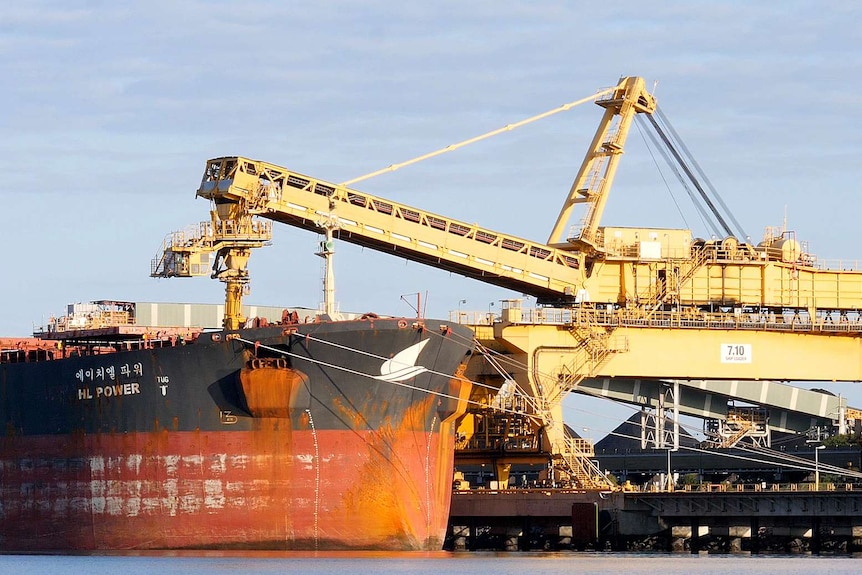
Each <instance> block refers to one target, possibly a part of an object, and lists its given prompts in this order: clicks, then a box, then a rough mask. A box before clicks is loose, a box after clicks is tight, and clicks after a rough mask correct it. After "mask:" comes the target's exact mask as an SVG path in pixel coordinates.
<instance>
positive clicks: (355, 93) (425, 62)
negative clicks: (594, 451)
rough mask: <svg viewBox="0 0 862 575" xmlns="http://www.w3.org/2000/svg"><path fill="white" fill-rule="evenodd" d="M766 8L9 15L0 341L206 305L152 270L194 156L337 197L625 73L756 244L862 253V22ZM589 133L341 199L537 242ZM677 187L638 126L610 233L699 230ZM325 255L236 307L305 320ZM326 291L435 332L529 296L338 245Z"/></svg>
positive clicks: (296, 254) (469, 154)
mask: <svg viewBox="0 0 862 575" xmlns="http://www.w3.org/2000/svg"><path fill="white" fill-rule="evenodd" d="M776 6H777V5H776V4H775V3H774V2H768V1H745V2H742V1H740V2H709V1H701V2H691V1H667V2H656V3H652V4H650V5H646V4H644V3H643V2H632V1H628V0H622V1H618V2H614V3H597V2H578V1H571V2H565V1H555V2H543V1H537V2H514V1H507V0H493V1H491V0H475V1H472V2H462V1H454V0H453V1H429V2H422V3H418V2H417V3H392V2H386V1H382V0H381V1H362V0H356V1H351V2H312V1H281V2H276V1H272V2H267V1H255V0H249V1H246V2H243V3H237V2H219V1H213V2H200V1H192V2H167V1H165V0H150V1H147V2H107V1H105V2H102V1H91V2H83V1H75V0H64V1H62V2H60V1H56V2H45V1H34V2H26V3H24V2H21V3H12V4H10V5H8V6H5V7H4V8H3V13H2V17H0V77H2V78H3V89H2V90H0V168H2V170H3V174H4V177H3V178H2V180H0V238H2V240H3V248H2V249H3V257H2V260H0V261H2V270H3V271H2V276H0V277H2V281H0V301H3V302H4V306H3V307H4V311H3V312H2V313H0V335H3V336H23V335H28V334H29V333H31V332H32V330H33V327H34V325H39V324H41V323H43V322H44V321H45V320H46V318H47V317H49V316H51V315H58V314H60V313H62V312H63V310H64V308H65V306H66V304H68V303H72V302H79V301H82V302H83V301H90V300H95V299H116V300H128V301H158V302H203V303H220V302H221V301H222V300H223V286H222V284H220V283H219V282H217V281H215V280H210V279H207V278H194V279H176V278H175V279H169V280H164V279H162V280H157V279H152V278H150V277H149V272H150V262H151V260H152V258H154V257H156V256H157V255H158V253H159V252H160V249H161V245H162V240H163V238H164V237H165V236H166V234H168V233H170V232H172V231H175V230H180V229H186V228H187V227H188V226H190V225H193V224H195V223H196V222H199V221H202V220H206V219H208V211H209V206H208V204H207V203H206V202H205V201H204V200H200V199H198V200H196V199H195V190H196V189H197V186H198V184H199V182H200V178H201V175H202V174H203V169H204V165H205V162H206V160H207V159H208V158H212V157H217V156H225V155H243V156H249V157H252V158H256V159H261V160H265V161H268V162H271V163H275V164H278V165H283V166H286V167H289V168H290V169H292V170H296V171H298V172H300V173H305V174H308V175H312V176H314V177H317V178H321V179H324V180H328V181H333V182H341V181H345V180H348V179H351V178H353V177H356V176H360V175H363V174H366V173H368V172H372V171H374V170H377V169H379V168H383V167H386V166H389V165H391V164H393V163H398V162H402V161H405V160H408V159H410V158H413V157H415V156H419V155H421V154H424V153H427V152H430V151H433V150H437V149H439V148H442V147H444V146H446V145H449V144H452V143H455V142H459V141H462V140H464V139H467V138H470V137H473V136H476V135H479V134H482V133H485V132H488V131H490V130H493V129H496V128H499V127H501V126H504V125H506V124H509V123H513V122H516V121H518V120H521V119H523V118H526V117H529V116H532V115H534V114H538V113H541V112H544V111H546V110H550V109H552V108H556V107H557V106H560V105H561V104H564V103H567V102H571V101H574V100H577V99H580V98H583V97H585V96H588V95H590V94H592V93H594V92H595V91H597V90H598V89H600V88H605V87H608V86H612V85H614V84H616V83H617V81H618V80H619V78H620V77H622V76H629V75H636V76H642V77H644V78H645V79H646V80H647V83H648V85H649V86H651V87H652V89H653V90H654V93H655V96H656V98H657V100H658V103H659V107H660V108H661V109H662V110H663V112H664V113H665V114H666V115H667V116H668V118H669V119H670V120H671V122H672V124H673V126H674V128H675V129H676V131H677V132H678V133H679V134H680V136H681V137H682V139H683V140H684V141H685V143H686V145H687V147H688V149H689V150H690V151H691V153H692V155H693V156H694V157H695V158H696V159H697V161H698V163H699V164H700V166H701V168H702V169H703V170H704V172H705V173H706V174H707V175H708V177H709V180H710V181H711V183H712V185H713V186H714V187H715V188H716V189H717V190H718V191H719V193H720V194H721V196H722V198H723V199H724V201H725V203H726V204H728V206H729V207H730V208H731V210H732V212H733V213H734V215H735V217H736V219H737V220H738V221H739V222H740V224H741V225H742V226H743V228H744V229H745V230H746V233H747V234H749V235H750V237H751V238H752V239H753V240H754V241H755V242H756V241H758V240H759V238H760V236H761V235H762V233H763V230H764V228H765V227H766V226H778V225H782V223H783V222H784V221H785V220H786V222H787V225H788V228H789V229H791V230H793V231H795V232H796V234H797V237H798V238H799V239H800V240H802V241H804V242H806V245H807V247H808V250H809V251H810V252H812V253H814V254H816V255H817V256H818V258H820V259H825V260H834V259H839V258H840V259H842V260H855V259H857V258H858V259H862V245H860V242H859V235H860V231H859V230H860V228H859V226H858V223H857V219H858V214H859V212H860V210H859V209H858V208H860V207H862V200H860V199H859V197H858V193H859V188H860V179H862V163H860V157H862V154H860V150H862V130H860V129H859V128H860V119H859V112H858V111H859V109H860V107H862V50H859V47H858V22H859V21H860V17H862V5H859V4H858V3H857V2H854V1H849V0H848V1H828V0H827V1H821V2H800V1H785V2H782V3H781V4H780V6H781V7H780V10H779V9H778V8H777V7H776ZM600 118H601V109H600V108H598V107H597V106H595V105H593V104H585V105H583V106H579V107H577V108H575V109H573V110H571V111H569V112H566V113H563V114H558V115H555V116H553V117H551V118H548V119H546V120H543V121H541V122H536V123H533V124H530V125H529V126H527V127H525V128H521V129H519V130H517V131H513V132H507V133H505V134H503V135H501V136H497V137H495V138H492V139H490V140H486V141H484V142H481V143H478V144H475V145H473V146H470V147H468V148H464V149H462V150H459V151H457V152H453V153H450V154H444V155H442V156H439V157H437V158H434V159H431V160H428V161H425V162H422V163H419V164H416V165H414V166H411V167H408V168H404V169H402V170H400V171H397V172H394V173H389V174H385V175H382V176H378V177H376V178H374V179H371V180H367V181H365V182H362V183H360V184H357V185H356V187H357V188H358V189H360V190H362V191H365V192H368V193H372V194H377V195H380V196H384V197H387V198H391V199H393V200H396V201H399V202H402V203H406V204H409V205H414V206H417V207H420V208H422V209H425V210H428V211H431V212H437V213H440V214H443V215H446V216H449V217H454V218H457V219H460V220H463V221H467V222H477V223H479V224H480V225H481V226H483V227H486V228H490V229H493V230H499V231H502V232H506V233H510V234H514V235H517V236H521V237H524V238H527V239H531V240H537V241H546V240H547V237H548V234H549V233H550V229H551V227H552V226H553V224H554V221H555V220H556V217H557V214H558V213H559V210H560V208H561V206H562V202H563V200H564V199H565V196H566V194H567V193H568V190H569V187H570V186H571V182H572V179H573V178H574V176H575V175H576V173H577V170H578V167H579V165H580V162H581V160H582V159H583V155H584V153H585V152H586V150H587V147H588V145H589V143H590V140H591V138H592V135H593V133H594V131H595V129H596V126H597V125H598V122H599V120H600ZM674 194H675V195H674ZM680 194H681V192H679V191H676V192H672V191H670V190H669V189H668V185H667V184H666V183H665V180H664V179H663V175H662V172H660V171H659V169H658V168H657V167H656V163H655V162H654V160H653V158H652V157H651V155H650V153H649V150H648V149H647V148H646V147H645V146H644V145H643V142H642V140H641V136H640V134H639V133H638V132H637V131H636V130H633V131H632V133H631V135H630V138H629V145H628V146H627V149H626V154H625V157H624V158H623V160H622V161H621V163H620V168H619V173H618V176H617V179H616V182H615V185H614V188H613V190H612V191H611V194H610V196H609V200H608V205H607V208H606V210H605V214H604V217H603V220H602V223H603V224H606V225H620V226H645V227H646V226H649V227H691V228H693V229H694V232H695V235H696V236H697V235H701V236H703V235H704V234H706V233H707V232H706V231H705V230H703V229H699V227H700V226H701V224H700V222H698V221H697V219H694V218H691V217H687V218H686V217H683V215H681V214H680V212H679V211H678V210H677V208H676V203H677V202H680V201H681V198H682V196H681V195H680ZM318 240H319V238H318V237H317V236H316V235H315V234H312V233H309V232H306V231H302V230H298V229H293V228H287V227H284V226H276V229H275V237H274V241H273V245H272V246H270V247H267V248H264V249H261V250H257V252H256V253H255V254H254V255H253V257H252V259H251V262H250V264H249V268H250V271H251V275H252V282H251V293H250V295H249V296H248V297H247V298H246V302H247V303H252V304H258V305H284V306H304V307H315V306H316V305H317V304H318V302H319V301H320V299H321V278H322V268H321V263H322V260H320V258H318V257H316V256H315V255H314V251H315V249H316V246H317V242H318ZM336 276H337V280H336V281H337V290H338V293H337V299H338V300H339V304H340V307H341V309H342V310H345V311H355V312H365V311H374V312H377V313H381V314H393V315H394V314H400V315H411V314H412V313H413V311H412V310H411V308H410V306H409V305H408V304H407V303H406V302H405V300H409V301H411V302H412V301H414V299H415V295H413V294H417V293H420V294H422V297H423V299H424V300H425V302H426V305H427V307H426V310H425V311H426V315H428V316H442V317H446V316H447V315H448V313H449V311H451V310H454V309H456V308H457V307H459V302H460V301H461V300H466V303H465V304H461V305H460V307H461V309H462V310H476V311H483V310H488V309H489V308H490V307H492V304H494V305H496V306H499V305H500V304H499V303H498V302H499V301H500V300H501V299H509V298H513V297H520V294H514V293H511V292H507V291H506V290H502V289H499V288H495V287H493V286H489V285H485V284H482V283H480V282H478V281H475V280H468V279H466V278H463V277H460V276H458V275H455V274H450V273H448V272H443V271H440V270H436V269H433V268H429V267H426V266H423V265H421V264H417V263H412V262H407V261H405V260H403V259H399V258H396V257H393V256H392V255H389V254H381V253H376V252H373V251H371V250H368V249H361V248H358V247H355V246H352V245H349V244H346V243H338V244H337V255H336ZM402 296H406V297H404V298H402ZM527 303H529V301H528V302H527ZM498 309H499V307H498ZM857 403H859V402H857ZM589 409H592V408H587V410H589Z"/></svg>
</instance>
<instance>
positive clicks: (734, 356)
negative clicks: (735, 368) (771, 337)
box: [721, 343, 751, 363]
mask: <svg viewBox="0 0 862 575" xmlns="http://www.w3.org/2000/svg"><path fill="white" fill-rule="evenodd" d="M721 363H751V344H750V343H723V344H721Z"/></svg>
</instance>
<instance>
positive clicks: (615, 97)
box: [548, 77, 656, 254]
mask: <svg viewBox="0 0 862 575" xmlns="http://www.w3.org/2000/svg"><path fill="white" fill-rule="evenodd" d="M596 103H597V104H599V105H600V106H602V107H604V108H605V113H604V116H603V117H602V121H601V122H600V123H599V128H598V130H596V134H595V136H594V137H593V141H592V144H590V147H589V149H588V150H587V155H586V157H585V158H584V161H583V163H582V164H581V168H580V170H579V171H578V175H577V177H576V178H575V181H574V183H573V184H572V188H571V190H569V195H568V197H567V198H566V201H565V203H564V204H563V209H562V210H560V215H559V216H558V217H557V221H556V223H555V224H554V227H553V229H552V230H551V235H550V237H549V238H548V244H549V245H552V246H556V245H558V244H560V243H561V242H563V241H564V240H566V239H568V240H569V241H570V242H571V243H572V244H573V245H574V246H575V247H576V248H577V249H578V250H579V251H582V252H587V253H588V254H593V253H595V252H601V251H602V248H601V246H600V245H599V242H598V238H597V232H598V227H599V221H601V217H602V212H604V207H605V203H606V202H607V199H608V192H609V191H610V188H611V185H612V184H613V181H614V176H615V174H616V170H617V165H618V164H619V160H620V158H621V157H622V154H623V148H624V146H625V141H626V138H627V137H628V133H629V128H630V127H631V123H632V120H634V117H635V114H638V113H647V114H652V113H653V112H655V109H656V102H655V98H653V96H652V95H651V94H650V93H649V92H647V89H646V86H645V83H644V80H643V78H637V77H629V78H622V79H621V80H620V82H619V84H618V85H617V87H616V88H615V89H614V91H613V92H612V93H611V94H610V95H608V96H605V97H602V98H601V99H599V100H598V101H597V102H596ZM578 204H585V205H586V208H587V209H586V212H585V214H584V216H583V220H582V221H581V226H580V232H579V233H578V234H577V235H574V236H572V237H571V238H567V237H565V236H564V234H565V231H566V229H565V228H566V226H567V225H568V223H569V220H570V218H571V215H572V210H573V209H574V207H575V206H576V205H578Z"/></svg>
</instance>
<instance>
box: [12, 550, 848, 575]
mask: <svg viewBox="0 0 862 575" xmlns="http://www.w3.org/2000/svg"><path fill="white" fill-rule="evenodd" d="M860 569H862V560H859V559H854V558H851V557H815V556H805V555H801V556H781V557H775V556H762V555H760V556H727V555H722V556H718V555H662V554H649V555H647V554H635V553H631V554H629V553H517V554H513V553H510V554H506V553H455V554H452V553H442V552H441V553H317V554H312V553H220V552H212V553H202V552H196V553H158V554H157V553H152V554H126V555H120V556H118V555H110V556H22V555H2V556H0V575H7V574H8V575H94V574H98V575H220V574H222V573H231V574H237V573H239V574H242V575H267V574H270V573H272V574H279V575H284V574H288V575H289V574H291V573H302V574H303V575H317V574H321V575H323V574H332V573H336V574H341V575H378V574H389V573H391V574H399V575H440V574H441V573H458V574H463V575H479V574H491V573H493V574H494V575H617V574H620V573H625V574H626V575H641V574H643V575H646V574H649V575H655V574H658V573H660V574H661V575H728V574H729V573H733V574H734V575H749V574H750V575H769V574H773V573H779V574H781V575H811V574H812V573H828V574H829V575H851V574H852V575H857V574H858V573H859V572H860Z"/></svg>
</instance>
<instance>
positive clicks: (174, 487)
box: [0, 419, 453, 551]
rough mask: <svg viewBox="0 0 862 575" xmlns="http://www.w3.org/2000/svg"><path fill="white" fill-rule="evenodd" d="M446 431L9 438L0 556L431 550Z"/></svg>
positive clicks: (443, 492)
mask: <svg viewBox="0 0 862 575" xmlns="http://www.w3.org/2000/svg"><path fill="white" fill-rule="evenodd" d="M446 427H448V424H444V425H443V428H444V429H443V431H442V432H437V431H435V432H434V433H427V432H422V431H416V430H404V431H392V430H390V431H389V432H359V431H341V430H339V431H333V430H324V431H319V432H315V431H305V430H303V431H297V430H292V429H290V426H289V423H288V422H287V421H279V420H274V419H273V420H264V421H262V422H261V428H260V429H257V430H253V431H242V432H177V431H172V432H168V431H158V432H152V433H127V434H112V435H108V434H102V435H100V436H79V437H68V438H67V437H56V436H53V437H46V436H42V437H29V438H20V437H19V438H14V441H10V438H4V439H2V440H0V442H6V443H7V445H6V446H4V448H3V453H4V454H5V455H6V457H5V458H4V460H3V461H2V462H0V466H2V467H0V469H2V476H3V480H2V486H0V489H2V490H3V492H4V493H3V494H2V500H3V502H4V507H3V509H2V510H0V516H2V517H3V522H4V523H5V524H6V525H15V526H16V529H15V531H14V532H10V531H6V530H3V534H2V536H0V546H2V548H3V549H5V550H7V551H10V550H17V551H34V550H38V551H44V550H52V549H57V550H75V549H77V550H98V549H182V548H197V549H200V548H222V549H225V548H236V549H350V548H360V549H398V550H401V549H440V547H441V545H442V542H443V537H444V534H445V530H446V522H447V519H448V512H449V494H450V488H451V478H452V461H453V457H452V455H453V453H452V451H453V445H452V441H451V432H450V431H448V430H447V429H446ZM439 428H440V426H439V424H438V426H437V429H439ZM441 438H442V439H441ZM12 444H14V447H13V445H12ZM87 453H98V454H99V455H98V456H90V457H88V456H84V455H78V454H87ZM29 454H39V455H38V456H31V455H29Z"/></svg>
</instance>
